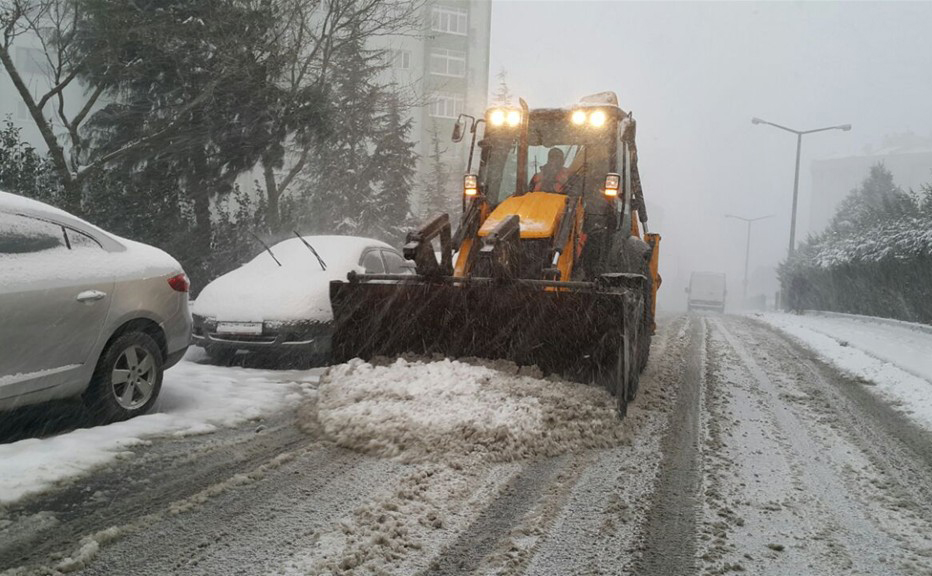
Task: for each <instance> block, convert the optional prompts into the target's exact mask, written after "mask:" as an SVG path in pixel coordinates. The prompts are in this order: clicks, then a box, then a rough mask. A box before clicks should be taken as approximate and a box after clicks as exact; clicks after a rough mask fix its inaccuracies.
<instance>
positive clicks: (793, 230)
mask: <svg viewBox="0 0 932 576" xmlns="http://www.w3.org/2000/svg"><path fill="white" fill-rule="evenodd" d="M751 124H767V125H768V126H773V127H774V128H779V129H780V130H785V131H787V132H792V133H793V134H796V175H795V176H794V178H793V215H792V217H791V218H790V250H789V254H788V256H792V255H793V252H794V251H795V250H796V203H797V199H798V197H799V152H800V149H801V148H802V145H803V136H804V135H805V134H812V133H814V132H825V131H826V130H843V131H845V132H847V131H848V130H851V124H841V125H839V126H826V127H825V128H816V129H815V130H794V129H792V128H787V127H786V126H781V125H779V124H774V123H773V122H768V121H766V120H761V119H760V118H751Z"/></svg>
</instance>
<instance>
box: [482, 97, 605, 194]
mask: <svg viewBox="0 0 932 576" xmlns="http://www.w3.org/2000/svg"><path fill="white" fill-rule="evenodd" d="M623 117H624V112H622V111H621V110H620V109H619V108H618V107H617V106H587V107H580V108H576V109H565V108H553V109H538V110H530V111H527V110H524V111H521V110H504V109H491V110H490V111H489V112H488V113H487V114H486V128H485V134H484V137H483V139H482V140H481V141H480V142H479V146H480V148H481V157H480V164H479V174H478V176H479V177H478V180H479V187H480V189H481V190H482V191H483V193H484V195H485V197H486V199H487V200H488V202H489V204H490V205H491V206H492V207H495V206H497V205H498V204H500V203H501V202H503V201H504V200H506V199H507V198H510V197H512V196H520V195H522V194H525V193H526V192H527V191H528V190H529V188H530V182H531V180H532V179H533V178H534V175H535V174H537V173H539V172H540V170H541V169H542V167H543V166H544V165H545V164H546V163H547V158H548V155H549V154H550V151H551V150H552V149H553V148H558V149H560V150H561V151H562V152H563V156H564V163H563V166H564V168H565V169H566V171H567V173H568V182H567V185H566V186H565V189H564V190H563V191H562V193H564V194H568V195H582V196H584V197H585V198H586V202H587V204H588V203H590V202H592V203H596V202H599V203H603V204H604V203H605V202H606V200H605V198H604V197H603V195H602V185H603V183H604V180H605V175H606V174H608V173H610V172H615V171H616V170H617V162H616V158H617V148H618V138H617V135H618V123H619V121H620V120H621V119H622V118H623ZM509 120H510V122H509ZM543 191H545V192H554V190H543Z"/></svg>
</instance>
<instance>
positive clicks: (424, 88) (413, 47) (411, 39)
mask: <svg viewBox="0 0 932 576" xmlns="http://www.w3.org/2000/svg"><path fill="white" fill-rule="evenodd" d="M491 23H492V5H491V2H489V1H488V0H429V1H428V2H426V3H425V5H424V7H423V8H422V11H421V29H420V30H419V31H417V32H415V33H413V34H412V35H408V36H391V37H384V38H376V39H375V40H374V41H373V42H372V46H373V47H374V48H385V49H387V50H389V54H388V55H389V57H390V58H391V68H390V69H389V70H388V71H387V72H386V80H389V81H394V82H396V83H397V84H398V85H399V86H400V87H401V88H402V89H403V92H404V93H405V94H407V95H408V96H410V97H411V98H412V99H414V100H415V101H417V102H418V103H419V105H418V106H416V107H414V108H413V109H412V110H411V116H412V118H413V120H414V129H413V130H412V133H411V139H412V140H414V141H415V142H417V149H416V150H417V152H418V154H419V155H420V156H421V158H422V162H421V165H420V169H419V175H420V176H422V177H424V176H426V173H427V171H429V169H430V165H429V161H427V159H428V158H429V157H430V155H431V153H432V140H433V135H434V133H435V132H436V134H437V135H438V137H439V139H440V149H441V151H442V157H443V160H444V163H445V164H446V165H447V167H448V168H449V170H450V172H451V173H452V174H453V175H455V176H456V178H454V181H458V180H459V179H460V177H461V175H462V172H463V171H464V170H465V168H466V159H465V155H466V154H467V153H468V145H466V144H463V145H454V144H453V143H452V142H450V135H451V134H452V132H453V124H454V122H455V121H456V118H457V116H459V115H460V114H463V113H465V114H470V115H472V116H476V117H480V116H481V115H482V113H483V112H484V110H485V107H486V103H487V99H488V93H489V43H490V38H491ZM450 193H451V194H458V193H459V191H458V190H455V189H451V190H450ZM416 201H417V199H416Z"/></svg>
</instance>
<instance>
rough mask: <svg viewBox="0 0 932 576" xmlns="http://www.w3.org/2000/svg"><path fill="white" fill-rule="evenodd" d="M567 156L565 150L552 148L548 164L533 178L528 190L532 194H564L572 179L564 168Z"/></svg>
mask: <svg viewBox="0 0 932 576" xmlns="http://www.w3.org/2000/svg"><path fill="white" fill-rule="evenodd" d="M564 161H565V156H564V155H563V150H560V149H559V148H556V147H554V148H551V149H550V150H549V151H548V152H547V163H546V164H544V165H543V166H541V167H540V172H537V173H536V174H534V176H533V177H531V183H530V184H529V185H528V189H529V190H530V191H531V192H556V193H558V194H562V193H563V192H564V191H565V190H564V189H565V188H566V182H567V181H568V180H569V179H570V172H569V170H567V169H566V168H564V166H563V162H564Z"/></svg>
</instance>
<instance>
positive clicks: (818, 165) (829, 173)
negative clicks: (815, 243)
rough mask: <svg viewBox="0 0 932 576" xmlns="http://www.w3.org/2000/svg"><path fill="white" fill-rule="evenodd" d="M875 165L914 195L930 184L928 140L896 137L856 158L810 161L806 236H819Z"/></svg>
mask: <svg viewBox="0 0 932 576" xmlns="http://www.w3.org/2000/svg"><path fill="white" fill-rule="evenodd" d="M878 162H883V165H884V166H886V168H887V170H889V171H890V172H891V173H892V174H893V181H894V182H896V184H897V185H898V186H900V187H901V188H902V189H903V190H909V189H913V190H917V191H918V190H919V189H920V187H921V186H922V185H923V184H932V139H929V138H922V137H919V136H916V135H915V134H911V133H907V134H899V135H896V136H889V137H887V138H885V139H884V145H883V148H881V149H879V150H869V151H867V152H866V153H865V154H863V155H860V156H848V157H845V158H829V159H824V160H815V161H813V162H812V165H811V166H812V198H811V202H810V211H809V231H810V232H812V233H817V232H821V231H822V230H823V229H824V228H825V226H827V225H828V223H829V222H831V220H832V216H834V215H835V210H836V209H837V208H838V205H839V204H840V203H841V201H842V200H844V198H845V196H847V195H848V193H849V192H851V191H852V190H854V189H855V188H857V187H858V186H859V185H860V184H861V182H862V181H863V180H864V178H866V177H867V175H868V173H869V171H870V168H871V166H873V165H875V164H877V163H878Z"/></svg>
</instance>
